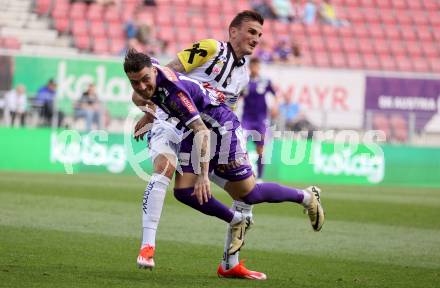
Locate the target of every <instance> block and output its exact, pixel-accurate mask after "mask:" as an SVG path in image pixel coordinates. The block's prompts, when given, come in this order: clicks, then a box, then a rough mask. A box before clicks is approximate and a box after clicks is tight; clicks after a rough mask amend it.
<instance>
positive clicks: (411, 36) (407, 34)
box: [400, 25, 417, 41]
mask: <svg viewBox="0 0 440 288" xmlns="http://www.w3.org/2000/svg"><path fill="white" fill-rule="evenodd" d="M400 29H401V31H402V38H403V39H404V40H405V41H414V40H416V39H417V35H416V31H414V27H413V26H412V25H404V26H400Z"/></svg>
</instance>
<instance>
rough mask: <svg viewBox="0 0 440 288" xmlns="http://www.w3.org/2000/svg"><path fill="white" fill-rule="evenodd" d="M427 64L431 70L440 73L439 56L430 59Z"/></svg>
mask: <svg viewBox="0 0 440 288" xmlns="http://www.w3.org/2000/svg"><path fill="white" fill-rule="evenodd" d="M429 65H430V68H431V72H434V73H440V57H437V58H436V59H430V60H429Z"/></svg>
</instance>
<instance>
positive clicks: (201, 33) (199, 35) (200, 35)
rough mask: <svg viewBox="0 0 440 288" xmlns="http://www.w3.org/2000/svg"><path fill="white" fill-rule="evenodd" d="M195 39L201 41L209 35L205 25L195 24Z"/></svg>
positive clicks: (193, 32)
mask: <svg viewBox="0 0 440 288" xmlns="http://www.w3.org/2000/svg"><path fill="white" fill-rule="evenodd" d="M192 34H193V38H192V39H193V40H196V41H199V40H202V39H206V38H208V37H209V33H208V30H207V29H206V27H205V26H193V31H192ZM193 42H194V41H193Z"/></svg>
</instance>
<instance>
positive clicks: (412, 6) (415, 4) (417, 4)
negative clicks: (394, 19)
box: [407, 0, 422, 12]
mask: <svg viewBox="0 0 440 288" xmlns="http://www.w3.org/2000/svg"><path fill="white" fill-rule="evenodd" d="M407 4H408V8H409V10H411V11H414V12H415V10H420V9H422V3H421V1H420V0H416V1H414V0H409V1H408V2H407Z"/></svg>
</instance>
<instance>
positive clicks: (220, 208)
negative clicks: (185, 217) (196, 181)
mask: <svg viewBox="0 0 440 288" xmlns="http://www.w3.org/2000/svg"><path fill="white" fill-rule="evenodd" d="M193 192H194V187H191V188H182V189H174V197H176V199H177V200H179V201H180V202H182V203H183V204H186V205H188V206H190V207H192V208H194V209H196V210H199V211H200V212H202V213H203V214H206V215H209V216H215V217H217V218H219V219H221V220H223V221H225V222H227V223H230V222H231V221H232V218H234V212H232V211H231V210H229V208H228V207H226V206H225V205H223V203H221V202H219V201H217V200H216V199H215V198H214V196H211V198H210V199H209V200H208V202H206V203H203V205H200V204H199V201H197V198H196V196H191V194H192V193H193Z"/></svg>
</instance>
